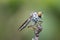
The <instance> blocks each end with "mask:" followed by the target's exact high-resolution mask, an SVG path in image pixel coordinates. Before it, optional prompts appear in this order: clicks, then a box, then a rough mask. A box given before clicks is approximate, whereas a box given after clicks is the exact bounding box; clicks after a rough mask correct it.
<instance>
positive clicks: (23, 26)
mask: <svg viewBox="0 0 60 40" xmlns="http://www.w3.org/2000/svg"><path fill="white" fill-rule="evenodd" d="M30 21H31V19H30V18H29V19H27V20H26V21H25V22H24V23H23V24H22V25H21V26H20V27H19V29H18V30H20V31H21V30H23V29H24V28H25V27H26V26H27V25H28V24H29V22H30Z"/></svg>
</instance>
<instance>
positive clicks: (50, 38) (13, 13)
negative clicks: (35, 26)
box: [0, 0, 60, 40]
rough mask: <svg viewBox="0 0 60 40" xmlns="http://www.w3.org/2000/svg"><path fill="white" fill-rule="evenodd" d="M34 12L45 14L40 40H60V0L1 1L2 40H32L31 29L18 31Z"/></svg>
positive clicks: (0, 31) (0, 24) (0, 32)
mask: <svg viewBox="0 0 60 40" xmlns="http://www.w3.org/2000/svg"><path fill="white" fill-rule="evenodd" d="M34 11H37V12H38V11H42V12H43V17H42V19H43V23H42V27H43V30H42V32H41V33H40V37H39V40H60V0H0V40H32V37H33V36H34V32H33V31H32V30H31V29H29V28H26V29H24V30H23V31H22V32H19V31H17V29H18V28H19V26H20V25H22V23H23V22H24V21H25V20H26V19H27V18H28V17H29V16H30V14H31V13H32V12H34Z"/></svg>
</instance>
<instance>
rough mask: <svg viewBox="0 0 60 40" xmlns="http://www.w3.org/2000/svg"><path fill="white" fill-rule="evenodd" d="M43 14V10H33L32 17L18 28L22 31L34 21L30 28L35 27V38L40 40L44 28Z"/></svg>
mask: <svg viewBox="0 0 60 40" xmlns="http://www.w3.org/2000/svg"><path fill="white" fill-rule="evenodd" d="M41 16H42V12H33V13H32V15H30V17H29V18H28V19H27V20H26V21H25V22H24V23H23V24H22V25H21V26H20V27H19V29H18V30H20V31H22V30H23V29H24V28H26V27H27V25H28V24H29V23H30V22H31V21H32V22H34V23H33V24H31V25H29V26H28V28H30V27H31V28H33V29H34V33H35V38H34V40H38V37H39V33H40V32H41V30H42V27H41V23H42V20H41ZM34 25H36V26H35V27H33V26H34ZM32 40H33V39H32Z"/></svg>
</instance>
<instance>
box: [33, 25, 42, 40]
mask: <svg viewBox="0 0 60 40" xmlns="http://www.w3.org/2000/svg"><path fill="white" fill-rule="evenodd" d="M41 31H42V27H41V26H40V25H38V26H37V29H36V30H35V31H34V33H35V38H34V39H35V40H38V39H39V33H40V32H41Z"/></svg>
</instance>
